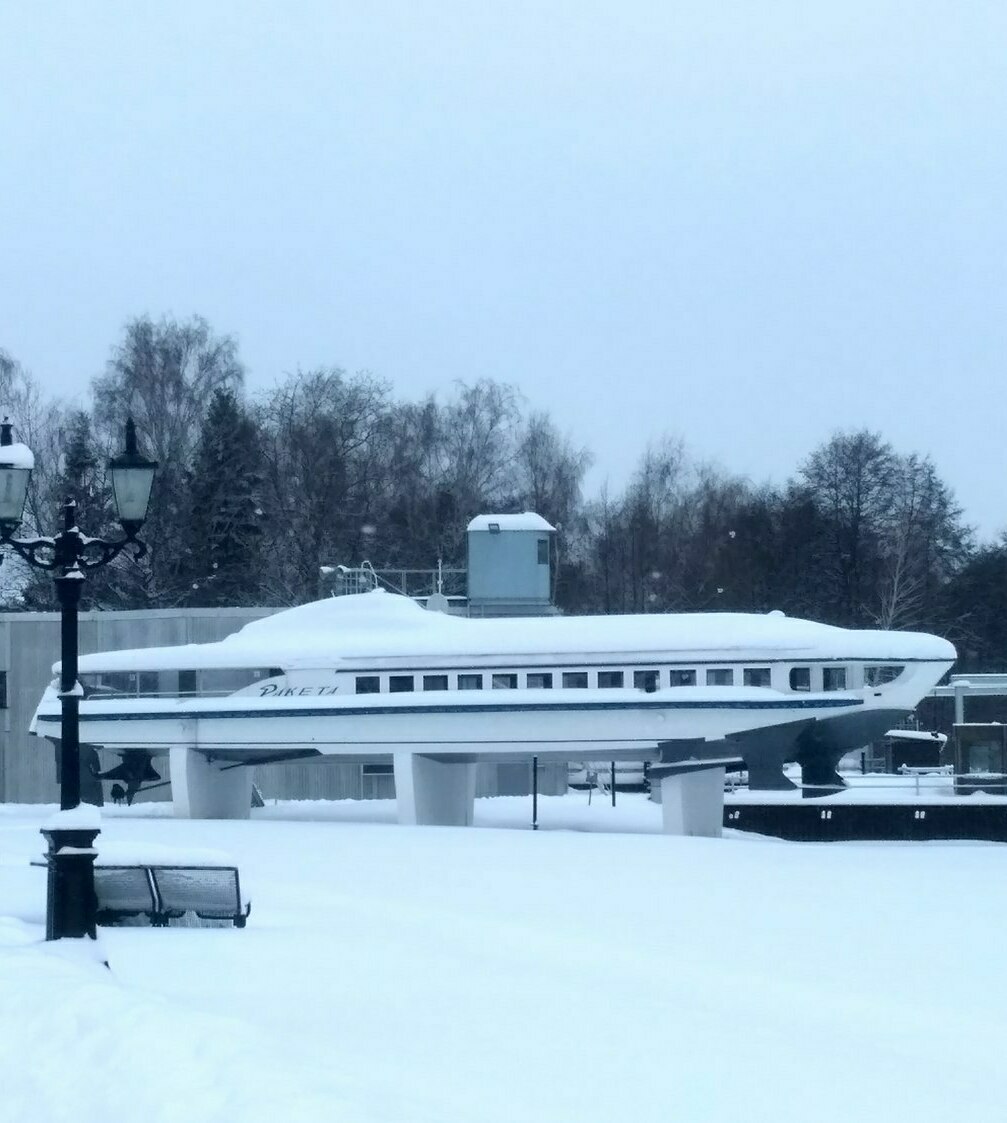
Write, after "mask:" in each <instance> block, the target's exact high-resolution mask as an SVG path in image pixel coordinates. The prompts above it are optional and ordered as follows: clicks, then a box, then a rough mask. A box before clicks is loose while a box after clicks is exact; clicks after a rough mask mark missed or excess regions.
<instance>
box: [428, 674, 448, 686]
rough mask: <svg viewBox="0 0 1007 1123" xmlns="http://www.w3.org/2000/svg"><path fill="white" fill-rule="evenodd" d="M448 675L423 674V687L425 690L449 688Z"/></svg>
mask: <svg viewBox="0 0 1007 1123" xmlns="http://www.w3.org/2000/svg"><path fill="white" fill-rule="evenodd" d="M447 688H448V676H447V675H424V676H423V689H424V690H447Z"/></svg>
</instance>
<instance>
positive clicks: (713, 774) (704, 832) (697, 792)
mask: <svg viewBox="0 0 1007 1123" xmlns="http://www.w3.org/2000/svg"><path fill="white" fill-rule="evenodd" d="M725 771H726V769H725V768H724V766H723V765H718V766H716V767H713V768H700V769H695V770H693V771H689V772H685V771H682V772H673V773H671V774H670V775H668V776H664V777H663V778H662V779H661V813H662V815H663V818H664V833H665V834H688V835H699V836H701V837H703V838H720V836H721V834H722V833H723V829H724V773H725Z"/></svg>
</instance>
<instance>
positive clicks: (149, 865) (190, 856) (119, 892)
mask: <svg viewBox="0 0 1007 1123" xmlns="http://www.w3.org/2000/svg"><path fill="white" fill-rule="evenodd" d="M40 864H44V863H40ZM94 889H95V895H96V896H97V898H98V913H97V920H98V924H99V925H104V926H109V925H114V924H117V923H119V922H121V921H123V920H126V919H130V918H133V917H137V916H146V917H147V918H148V919H149V920H150V923H151V924H152V925H153V926H154V927H158V928H165V927H167V926H168V923H169V921H172V920H178V919H180V918H181V917H183V916H185V915H186V914H187V913H195V915H196V916H198V917H199V918H200V919H202V920H230V921H231V923H232V924H233V925H234V926H235V927H236V928H244V927H245V921H246V920H247V918H248V914H249V913H250V912H251V909H252V905H251V902H250V901H249V900H248V899H247V897H244V896H243V895H242V892H241V882H240V880H239V878H238V867H237V866H236V865H235V864H234V860H233V859H232V858H231V857H230V856H229V855H227V854H224V853H221V852H220V851H216V850H180V849H177V848H175V847H171V846H155V845H135V844H125V843H113V842H106V843H104V844H103V845H102V846H101V847H100V848H99V851H98V857H97V858H96V860H95V864H94Z"/></svg>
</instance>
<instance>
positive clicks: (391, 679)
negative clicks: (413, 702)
mask: <svg viewBox="0 0 1007 1123" xmlns="http://www.w3.org/2000/svg"><path fill="white" fill-rule="evenodd" d="M412 689H413V676H412V675H389V676H388V692H389V693H390V694H409V693H411V692H412Z"/></svg>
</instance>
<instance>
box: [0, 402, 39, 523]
mask: <svg viewBox="0 0 1007 1123" xmlns="http://www.w3.org/2000/svg"><path fill="white" fill-rule="evenodd" d="M13 431H14V427H13V426H12V425H11V422H10V418H8V417H5V418H4V419H3V422H2V423H0V538H4V539H7V538H10V537H11V535H12V534H13V533H14V532H15V531H16V530H17V528H18V526H19V525H20V523H21V519H22V517H23V515H24V504H25V500H26V499H27V498H28V484H29V483H30V482H31V473H32V469H33V468H34V467H35V456H34V454H33V453H32V451H31V449H30V448H29V447H28V446H27V445H23V444H20V443H16V442H15V441H14V438H13Z"/></svg>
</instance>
